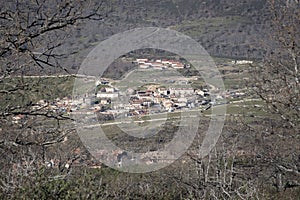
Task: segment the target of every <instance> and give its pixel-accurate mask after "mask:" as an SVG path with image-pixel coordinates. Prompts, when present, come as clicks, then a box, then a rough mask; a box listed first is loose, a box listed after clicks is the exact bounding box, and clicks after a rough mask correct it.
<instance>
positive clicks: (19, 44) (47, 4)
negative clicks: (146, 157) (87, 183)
mask: <svg viewBox="0 0 300 200" xmlns="http://www.w3.org/2000/svg"><path fill="white" fill-rule="evenodd" d="M104 7H105V6H104V1H80V0H64V1H60V0H50V1H40V0H20V1H8V2H5V3H2V5H1V8H0V66H1V67H0V152H1V161H0V163H1V164H0V165H1V177H0V180H1V181H0V188H1V191H3V193H7V194H9V193H11V192H12V190H13V189H15V188H18V187H20V185H21V184H22V180H23V179H25V178H26V177H28V176H32V175H33V174H34V173H35V172H36V171H38V170H39V169H40V168H41V167H42V166H47V165H49V166H50V165H57V167H58V168H60V170H62V169H64V168H65V166H68V167H69V166H70V164H72V162H73V161H74V160H76V159H78V158H79V157H80V155H81V154H80V152H75V153H74V151H73V150H74V149H77V148H78V139H76V138H74V137H73V141H72V140H70V138H72V136H70V135H74V130H73V128H72V127H70V126H68V127H66V126H65V124H68V123H70V118H69V117H68V116H67V115H66V114H64V113H63V112H60V111H54V110H53V108H51V105H52V104H53V102H54V98H56V97H58V96H60V95H58V96H57V94H59V93H61V94H62V95H63V92H66V91H63V90H62V89H61V88H55V86H56V85H55V84H56V83H55V80H54V79H55V77H53V79H51V78H50V79H49V78H48V81H45V76H44V75H49V74H57V73H60V74H61V73H68V68H67V66H65V65H64V64H63V63H62V62H61V61H62V59H63V58H65V57H68V56H69V55H70V54H72V53H73V52H70V51H62V49H63V47H64V44H65V43H64V42H65V40H66V38H67V37H69V36H70V34H71V33H72V31H74V28H76V26H78V25H80V24H81V23H83V22H85V21H86V20H103V18H104V17H103V16H105V12H104V10H103V8H104ZM28 75H36V76H40V77H39V78H37V77H35V78H32V77H28ZM65 80H66V79H64V80H60V81H65ZM41 98H43V100H44V101H42V102H39V100H41ZM68 120H69V121H68ZM62 143H68V145H64V146H62V145H60V144H62ZM53 145H55V147H53ZM53 152H60V153H57V154H55V155H54V154H53ZM51 159H52V160H51ZM66 164H67V165H66Z"/></svg>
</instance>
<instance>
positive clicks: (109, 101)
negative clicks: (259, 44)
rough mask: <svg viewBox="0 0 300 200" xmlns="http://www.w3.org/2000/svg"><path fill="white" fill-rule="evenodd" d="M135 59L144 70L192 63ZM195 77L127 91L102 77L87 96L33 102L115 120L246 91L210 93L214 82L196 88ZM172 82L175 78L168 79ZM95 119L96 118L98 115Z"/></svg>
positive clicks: (56, 110)
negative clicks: (172, 83)
mask: <svg viewBox="0 0 300 200" xmlns="http://www.w3.org/2000/svg"><path fill="white" fill-rule="evenodd" d="M234 62H236V61H234ZM134 63H135V64H136V65H137V69H138V70H144V71H145V70H170V69H175V70H178V69H186V68H190V65H189V64H185V63H182V62H180V61H174V60H166V59H159V60H157V59H156V60H149V59H146V58H138V59H136V60H135V61H134ZM194 79H195V78H194V77H190V78H186V79H184V80H179V82H180V85H179V84H177V85H176V84H175V85H174V86H172V85H171V86H170V85H169V86H165V85H163V84H159V83H155V84H154V83H152V84H147V83H146V84H144V85H142V86H141V87H139V89H133V88H127V89H126V90H125V91H124V90H120V89H119V88H118V87H116V86H114V85H115V84H114V83H115V80H112V79H108V78H100V79H97V80H96V81H95V87H96V92H95V93H93V94H92V95H91V94H88V93H86V94H85V95H84V96H80V97H76V98H74V97H73V98H72V97H71V96H66V97H64V98H57V99H55V100H52V101H50V100H44V99H42V100H39V101H38V102H37V103H36V104H33V106H32V110H50V111H51V112H54V113H58V114H61V115H67V116H68V115H71V114H75V115H76V114H97V115H98V116H99V115H100V116H102V118H101V119H104V121H106V120H113V119H114V118H115V117H117V116H118V115H121V114H122V115H125V116H126V117H134V116H145V115H151V114H158V113H166V112H175V111H181V110H188V109H194V108H199V107H201V108H202V109H203V110H206V109H209V108H210V107H211V106H214V105H218V104H219V103H220V102H223V101H218V100H224V99H234V98H238V97H240V96H242V95H243V93H240V92H238V91H230V90H227V91H226V92H225V93H223V94H218V95H217V96H215V95H212V94H211V91H210V89H211V86H206V87H203V88H193V87H192V86H191V85H190V84H188V82H192V81H194ZM169 82H175V81H174V80H169ZM121 99H122V101H121ZM124 99H125V100H124ZM212 99H213V101H212ZM103 116H104V117H103ZM24 117H25V116H22V115H17V116H15V117H14V119H13V122H14V123H19V122H20V121H22V119H23V118H24ZM96 121H97V119H95V122H96ZM100 121H101V120H100Z"/></svg>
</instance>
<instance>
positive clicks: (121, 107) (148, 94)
mask: <svg viewBox="0 0 300 200" xmlns="http://www.w3.org/2000/svg"><path fill="white" fill-rule="evenodd" d="M209 95H210V94H209V91H208V89H203V90H200V89H199V90H195V89H193V88H192V87H190V86H189V85H182V86H180V87H163V86H160V85H148V86H147V88H144V89H143V90H133V89H127V91H126V92H121V91H119V90H118V89H117V88H114V87H112V86H108V85H102V87H101V89H100V90H99V91H98V92H97V94H96V98H97V104H98V105H94V106H95V109H96V110H100V108H102V106H103V105H110V107H107V108H109V109H107V110H105V111H103V112H105V113H109V114H114V113H119V112H121V111H124V112H128V111H129V112H128V113H127V116H133V115H145V114H150V113H159V112H173V111H175V110H178V109H185V108H194V107H196V106H199V105H204V104H207V103H209ZM124 96H126V97H127V101H123V102H118V101H114V100H117V99H119V98H122V97H124ZM112 102H114V103H113V104H112ZM116 111H118V112H116Z"/></svg>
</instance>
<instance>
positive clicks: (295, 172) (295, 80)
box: [251, 0, 300, 191]
mask: <svg viewBox="0 0 300 200" xmlns="http://www.w3.org/2000/svg"><path fill="white" fill-rule="evenodd" d="M269 7H270V13H271V14H272V20H271V23H270V25H271V31H270V34H269V36H270V39H269V40H268V41H267V42H266V43H264V47H265V48H266V55H265V58H264V60H263V62H262V63H261V64H260V65H258V66H252V68H253V70H252V71H251V72H252V75H253V76H252V78H253V82H252V83H253V85H252V88H251V89H253V90H252V91H254V93H255V94H256V95H257V96H258V97H260V98H261V99H262V101H263V102H264V103H265V105H266V106H264V107H263V110H264V111H265V112H266V113H268V118H267V119H266V118H265V119H262V120H260V121H259V122H258V124H256V125H253V126H252V128H253V130H254V131H256V132H257V133H258V134H259V135H260V136H261V138H260V141H261V142H262V145H261V148H262V149H261V152H262V155H263V157H262V160H264V162H265V163H267V166H268V168H269V171H272V170H273V172H272V174H271V175H270V176H271V177H272V179H273V185H274V186H276V188H277V189H278V190H279V191H281V190H282V189H284V188H285V189H287V188H293V187H299V186H300V176H299V170H300V165H299V162H300V151H299V136H300V135H299V131H300V126H299V125H300V90H299V89H300V82H299V81H300V73H299V62H300V48H299V47H300V12H299V10H300V9H299V8H300V4H299V2H298V1H282V0H270V1H269Z"/></svg>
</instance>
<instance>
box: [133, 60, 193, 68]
mask: <svg viewBox="0 0 300 200" xmlns="http://www.w3.org/2000/svg"><path fill="white" fill-rule="evenodd" d="M135 62H136V63H137V64H138V66H139V68H140V69H148V68H151V69H159V70H163V69H167V68H173V69H184V68H189V67H190V66H189V65H185V64H183V63H181V62H179V61H174V60H161V59H158V60H149V59H147V58H139V59H136V61H135Z"/></svg>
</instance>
